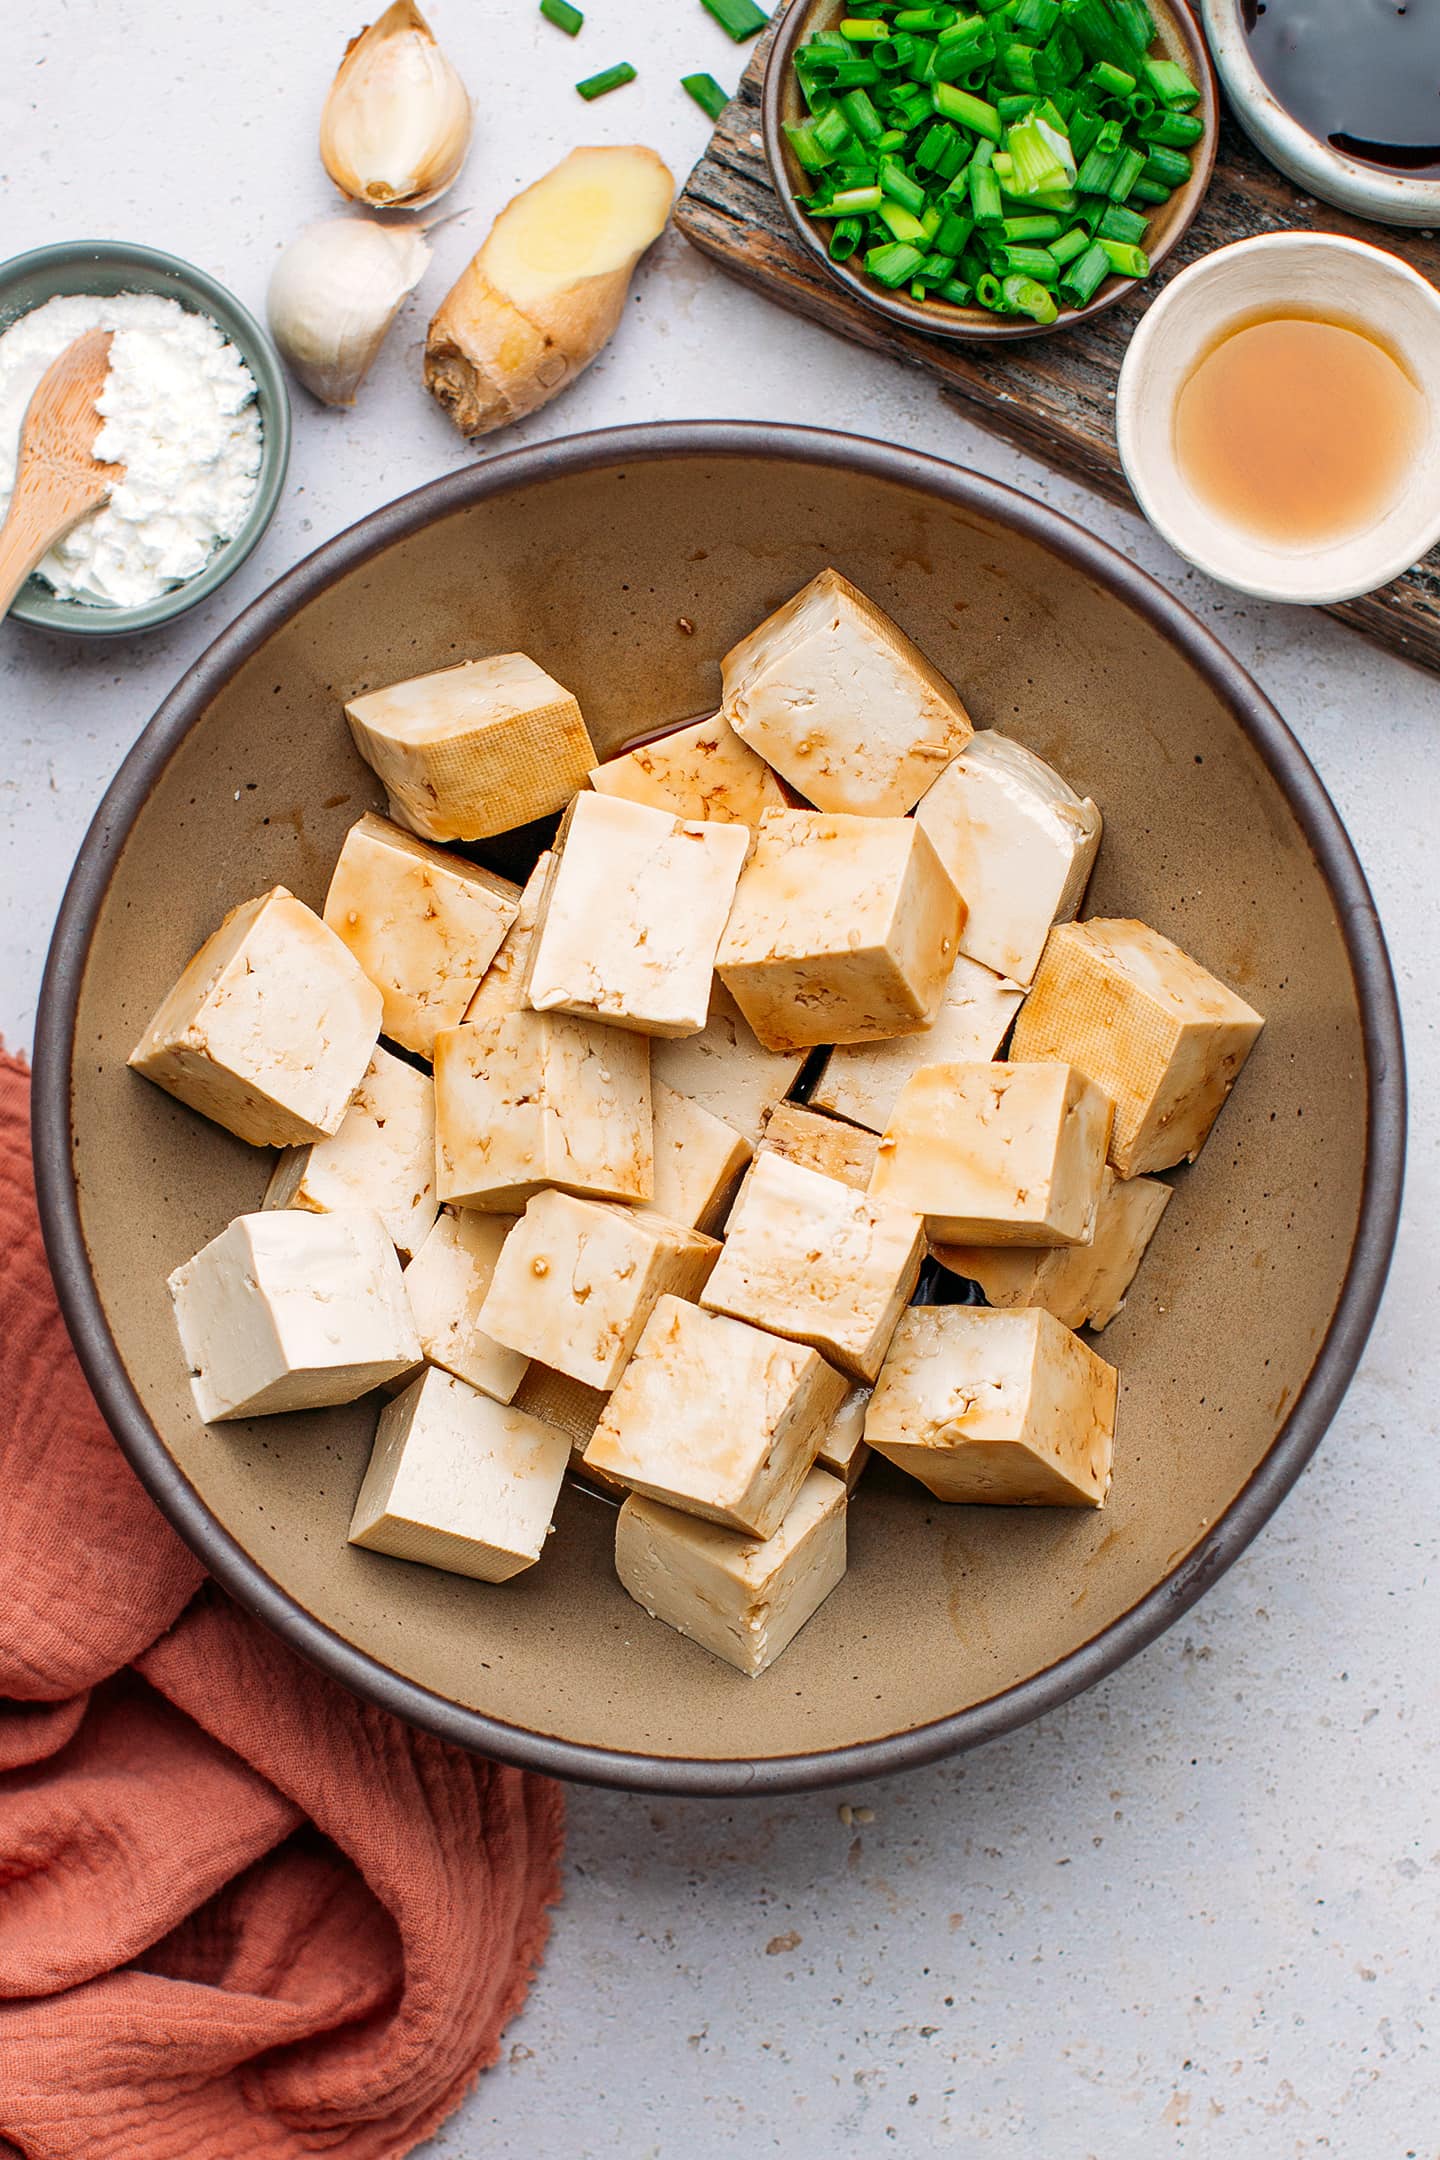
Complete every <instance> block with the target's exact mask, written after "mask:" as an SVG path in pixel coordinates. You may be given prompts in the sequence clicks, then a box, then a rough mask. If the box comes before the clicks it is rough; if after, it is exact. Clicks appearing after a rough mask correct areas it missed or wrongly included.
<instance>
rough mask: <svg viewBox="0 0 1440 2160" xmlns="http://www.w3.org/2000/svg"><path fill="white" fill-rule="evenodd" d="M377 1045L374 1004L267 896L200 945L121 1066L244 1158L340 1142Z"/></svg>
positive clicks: (335, 957)
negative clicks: (221, 1130) (240, 1147)
mask: <svg viewBox="0 0 1440 2160" xmlns="http://www.w3.org/2000/svg"><path fill="white" fill-rule="evenodd" d="M379 1034H380V992H379V991H378V990H377V989H376V988H375V985H374V984H373V983H372V982H370V981H369V980H368V978H367V977H366V976H365V975H364V974H363V973H362V971H361V969H360V967H359V965H358V963H357V962H356V960H355V958H354V956H353V954H351V953H349V952H347V950H346V948H345V947H344V946H343V945H342V944H341V942H340V940H339V938H337V937H336V935H335V933H334V931H333V930H329V929H327V928H326V926H325V924H324V923H323V922H322V921H321V920H320V917H319V916H318V915H316V914H314V913H313V912H312V910H311V909H309V908H307V907H305V906H304V905H303V904H302V902H300V901H299V900H297V899H296V898H295V895H294V894H293V893H290V892H287V891H286V890H285V887H284V886H283V885H277V886H275V887H274V889H273V890H272V891H270V892H268V893H264V894H262V895H261V897H260V898H259V899H258V900H247V901H246V902H245V903H244V905H243V906H241V907H237V908H232V909H231V910H230V913H229V914H228V915H227V916H226V917H225V920H224V921H223V922H222V923H221V925H220V927H219V929H218V930H217V931H215V932H214V934H213V935H212V936H211V937H208V938H207V939H206V940H205V943H204V944H203V945H202V946H201V947H200V950H199V952H197V953H196V955H195V957H194V959H193V960H192V961H191V962H190V965H189V966H188V967H187V968H186V970H185V972H184V974H183V975H182V976H181V977H180V979H179V981H178V982H177V983H176V985H175V987H174V989H173V990H172V991H171V992H170V994H169V996H168V997H166V998H165V999H164V1001H163V1002H162V1004H161V1006H160V1008H159V1010H158V1012H157V1013H156V1014H155V1017H154V1018H153V1020H152V1021H151V1022H150V1025H149V1027H148V1028H146V1030H145V1033H144V1034H143V1035H142V1036H141V1038H140V1040H139V1042H138V1043H137V1044H136V1046H135V1048H134V1049H133V1050H132V1051H131V1053H130V1058H129V1062H130V1064H131V1065H132V1066H133V1067H134V1069H135V1071H136V1072H138V1073H143V1074H144V1076H145V1078H146V1079H147V1080H153V1081H154V1082H155V1085H156V1086H157V1087H162V1088H164V1090H165V1092H166V1094H167V1095H173V1096H175V1098H176V1099H177V1101H179V1102H182V1103H184V1104H185V1105H186V1106H187V1107H188V1108H189V1109H191V1110H198V1111H199V1112H200V1115H201V1116H202V1117H208V1118H212V1119H213V1120H214V1122H215V1123H216V1124H217V1125H223V1126H224V1127H225V1130H226V1131H227V1132H232V1133H234V1134H235V1136H236V1138H237V1139H239V1140H248V1141H249V1142H250V1144H251V1146H252V1147H298V1146H303V1145H304V1143H305V1142H307V1141H310V1140H324V1139H327V1138H328V1137H329V1135H330V1134H331V1133H334V1132H338V1131H339V1129H340V1124H341V1120H342V1119H343V1118H344V1116H345V1112H346V1111H347V1110H348V1109H349V1107H350V1098H351V1096H352V1095H353V1094H354V1093H355V1090H356V1088H358V1087H359V1085H360V1083H361V1081H362V1080H363V1079H364V1077H365V1073H366V1069H367V1067H368V1066H369V1063H370V1059H371V1055H372V1053H373V1052H374V1049H375V1044H376V1040H377V1038H378V1037H379Z"/></svg>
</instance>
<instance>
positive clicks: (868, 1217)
mask: <svg viewBox="0 0 1440 2160" xmlns="http://www.w3.org/2000/svg"><path fill="white" fill-rule="evenodd" d="M924 1252H925V1232H924V1225H923V1224H922V1222H921V1220H920V1216H919V1214H918V1212H911V1211H910V1210H908V1209H906V1208H904V1207H895V1206H892V1205H891V1204H890V1203H889V1202H888V1201H883V1200H880V1201H877V1200H874V1199H871V1198H870V1197H869V1196H868V1195H867V1194H865V1193H861V1192H856V1191H855V1189H854V1187H853V1186H850V1185H842V1184H841V1183H840V1182H839V1180H838V1179H837V1178H830V1177H824V1176H822V1174H821V1173H820V1172H819V1171H818V1170H807V1169H805V1168H804V1167H803V1166H802V1165H801V1164H800V1163H796V1162H787V1161H786V1159H785V1158H784V1156H782V1155H773V1154H766V1153H764V1152H763V1150H762V1152H761V1153H760V1154H758V1155H757V1156H756V1158H755V1161H754V1163H753V1164H752V1166H751V1169H750V1172H749V1175H748V1177H747V1179H746V1184H745V1190H744V1192H743V1193H742V1194H741V1196H740V1198H739V1200H738V1201H737V1203H736V1205H735V1208H734V1211H733V1213H732V1214H731V1217H730V1222H729V1225H728V1228H727V1231H726V1237H725V1247H724V1250H723V1251H722V1253H721V1255H720V1258H719V1260H718V1262H717V1263H716V1266H715V1271H714V1273H713V1274H712V1275H711V1277H710V1280H709V1282H708V1283H707V1284H706V1286H705V1289H704V1290H703V1292H702V1293H701V1298H700V1302H701V1304H702V1305H704V1306H705V1307H706V1308H707V1309H708V1310H709V1311H711V1312H720V1313H728V1314H729V1315H730V1317H731V1318H732V1319H735V1320H748V1321H749V1322H750V1323H751V1324H752V1325H753V1326H755V1327H761V1328H766V1329H768V1330H769V1332H770V1333H771V1334H772V1335H785V1336H788V1337H789V1338H790V1339H791V1340H792V1341H794V1342H803V1343H809V1344H810V1345H811V1346H812V1348H814V1349H816V1350H818V1351H820V1353H821V1354H822V1356H824V1357H826V1358H828V1359H829V1361H830V1362H831V1363H832V1364H833V1365H837V1366H838V1367H839V1368H840V1369H841V1370H842V1371H843V1372H845V1373H848V1374H849V1376H850V1378H851V1379H852V1380H860V1381H869V1380H873V1379H874V1378H875V1375H876V1374H877V1373H878V1372H879V1370H880V1365H881V1361H882V1360H883V1358H884V1356H885V1352H886V1349H887V1348H888V1347H889V1342H890V1337H891V1335H892V1334H893V1333H894V1331H895V1323H896V1321H897V1320H898V1319H899V1317H900V1314H901V1312H902V1311H903V1310H904V1307H905V1305H906V1303H907V1301H908V1299H909V1297H910V1294H911V1292H912V1291H913V1290H914V1288H915V1285H916V1282H917V1281H918V1279H919V1275H920V1262H921V1260H922V1259H923V1257H924Z"/></svg>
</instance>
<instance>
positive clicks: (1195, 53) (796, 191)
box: [760, 0, 1219, 344]
mask: <svg viewBox="0 0 1440 2160" xmlns="http://www.w3.org/2000/svg"><path fill="white" fill-rule="evenodd" d="M852 12H853V11H852V9H851V8H850V7H849V6H848V5H847V4H846V0H790V6H789V7H788V9H787V10H786V12H785V14H784V15H783V16H782V17H781V21H780V27H779V29H778V30H777V32H776V34H775V42H774V44H773V45H772V46H771V48H770V55H769V58H768V59H767V61H766V63H765V80H764V84H763V87H762V92H761V100H760V125H761V128H762V129H763V131H764V143H765V159H766V163H767V164H768V165H769V168H770V178H771V180H772V181H773V182H774V186H775V192H776V194H777V195H778V196H779V198H780V207H781V208H782V210H783V211H784V212H785V215H786V216H787V217H788V218H789V220H790V223H791V225H792V226H793V227H794V230H795V236H796V238H797V239H798V240H799V242H800V244H801V246H802V247H803V248H804V249H805V251H806V253H807V254H808V255H809V256H810V258H811V260H812V261H813V262H814V263H816V264H817V265H818V266H819V268H820V269H822V270H823V271H824V273H825V275H826V276H827V277H830V278H833V279H834V281H835V283H836V284H837V285H841V286H843V287H844V288H845V290H846V291H847V292H848V293H851V294H852V295H853V296H854V298H855V299H857V300H862V301H863V302H864V303H865V305H866V307H869V308H873V309H874V310H875V312H876V313H877V314H879V315H885V316H888V317H889V319H890V321H891V322H896V323H901V324H903V325H904V327H905V328H906V329H907V330H923V331H925V332H926V333H928V335H929V336H931V337H941V338H957V339H965V340H967V341H973V342H975V343H977V344H990V343H993V342H995V341H996V340H997V339H1001V340H1003V339H1011V338H1034V337H1053V336H1054V335H1055V333H1056V332H1057V331H1059V330H1069V329H1073V327H1074V326H1075V324H1076V323H1082V322H1088V321H1089V320H1090V318H1091V317H1092V316H1093V315H1099V314H1102V313H1103V312H1104V310H1105V309H1106V308H1108V307H1113V306H1114V305H1115V303H1116V301H1117V300H1123V299H1124V298H1125V296H1126V294H1127V293H1133V292H1134V291H1135V290H1136V285H1135V280H1134V279H1133V278H1123V277H1108V278H1106V280H1105V282H1104V284H1103V285H1102V286H1101V287H1100V290H1099V291H1098V292H1097V293H1096V295H1095V298H1094V299H1093V300H1091V301H1090V302H1089V303H1088V305H1087V306H1085V307H1083V308H1073V307H1065V308H1061V310H1060V312H1059V314H1058V315H1057V316H1056V318H1055V320H1054V322H1053V323H1046V324H1044V325H1043V326H1042V325H1041V324H1039V323H1035V322H1030V321H1028V320H1022V319H1020V318H1018V317H1016V316H1013V315H995V314H992V313H991V311H990V310H989V309H988V308H982V307H950V306H949V305H947V304H946V303H945V302H943V301H938V300H927V301H923V302H922V301H919V300H912V299H911V298H910V297H909V294H908V293H906V292H890V291H888V290H887V289H886V288H885V286H883V285H877V284H876V282H875V280H874V278H872V277H867V276H866V275H865V272H864V270H863V268H861V267H859V266H858V265H857V264H856V263H854V262H849V263H837V262H832V261H831V260H830V254H829V247H828V242H829V231H830V228H829V226H828V225H823V224H817V223H816V221H815V219H814V218H812V217H807V216H806V214H805V210H804V207H803V206H804V201H805V197H806V196H807V195H808V194H809V192H810V187H811V181H810V176H809V175H808V174H807V173H805V172H804V171H802V169H801V166H800V163H799V160H798V159H797V158H796V156H795V153H794V151H793V150H792V149H791V148H790V144H789V141H788V139H787V137H786V135H785V130H784V122H785V121H787V120H800V119H803V118H804V115H805V103H804V100H803V98H802V97H801V95H800V85H799V83H798V81H797V80H796V75H795V67H794V60H795V53H796V50H797V48H798V47H799V46H800V45H801V44H802V43H803V42H804V40H805V39H806V38H808V37H811V36H813V34H814V33H815V31H817V30H833V29H834V27H835V26H836V24H837V23H839V22H840V21H841V20H842V19H843V18H844V17H845V16H847V15H849V14H851V13H852ZM1150 12H1151V14H1152V15H1153V16H1154V17H1155V24H1156V36H1157V40H1158V55H1157V56H1163V57H1164V58H1165V59H1167V60H1178V61H1179V62H1180V63H1181V65H1182V66H1184V67H1186V68H1188V69H1189V71H1190V74H1191V76H1192V77H1193V79H1194V81H1195V82H1196V83H1197V84H1198V85H1199V89H1200V102H1199V104H1198V105H1197V106H1196V108H1195V111H1196V114H1197V117H1198V118H1200V119H1202V120H1203V121H1204V123H1205V133H1204V135H1203V136H1202V137H1201V139H1200V141H1199V142H1197V143H1196V145H1195V147H1194V149H1193V150H1192V151H1191V153H1190V158H1191V163H1192V166H1193V168H1194V169H1193V171H1192V172H1191V175H1190V178H1189V179H1188V180H1187V181H1185V183H1184V184H1183V186H1181V187H1178V188H1176V190H1175V192H1174V194H1173V195H1172V196H1171V197H1170V200H1169V201H1168V202H1166V203H1162V204H1161V205H1160V207H1159V208H1158V209H1157V210H1156V211H1154V212H1153V214H1152V215H1151V217H1150V229H1149V231H1148V233H1147V234H1146V251H1147V253H1148V254H1149V257H1150V267H1151V270H1152V272H1153V271H1155V270H1158V269H1159V267H1160V265H1161V264H1162V263H1163V262H1164V261H1165V259H1166V257H1167V256H1169V255H1170V254H1171V253H1173V251H1174V249H1175V248H1176V247H1178V246H1179V244H1180V242H1181V241H1182V240H1183V239H1184V237H1185V235H1186V233H1187V232H1188V231H1189V230H1190V227H1191V226H1192V225H1193V224H1194V222H1195V217H1196V213H1197V212H1198V210H1199V208H1200V205H1201V203H1202V202H1203V201H1204V199H1205V190H1206V189H1207V188H1208V187H1209V185H1210V176H1211V174H1212V173H1213V171H1214V170H1215V145H1216V139H1217V134H1218V129H1219V94H1218V92H1217V90H1216V86H1215V73H1214V70H1213V68H1212V67H1211V65H1210V55H1209V53H1208V52H1207V50H1206V47H1205V40H1204V38H1203V37H1202V36H1201V34H1200V31H1199V29H1198V27H1197V26H1196V23H1195V20H1194V18H1193V16H1192V15H1191V13H1190V10H1189V8H1188V6H1187V5H1186V4H1185V0H1174V4H1171V0H1153V5H1152V7H1151V10H1150Z"/></svg>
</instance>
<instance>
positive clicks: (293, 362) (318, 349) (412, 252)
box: [267, 217, 430, 405]
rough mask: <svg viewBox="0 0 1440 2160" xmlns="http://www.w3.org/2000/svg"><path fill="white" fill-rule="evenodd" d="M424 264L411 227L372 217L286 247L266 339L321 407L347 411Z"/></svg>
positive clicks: (318, 229)
mask: <svg viewBox="0 0 1440 2160" xmlns="http://www.w3.org/2000/svg"><path fill="white" fill-rule="evenodd" d="M429 260H430V248H429V244H428V243H427V242H426V240H425V239H424V238H423V237H422V235H421V234H420V233H418V232H417V231H416V230H415V228H414V227H413V226H409V225H404V226H400V225H382V224H381V223H380V222H379V220H378V219H375V218H344V217H340V218H326V219H325V220H324V221H323V222H322V223H320V224H318V225H307V226H306V228H305V230H304V231H303V232H302V233H300V234H299V235H298V237H297V238H296V239H294V240H292V241H291V243H290V245H289V247H288V248H286V250H285V252H284V254H283V255H282V256H281V257H280V260H279V262H278V263H276V265H275V269H274V273H273V275H272V277H271V279H270V293H269V298H268V301H267V311H268V313H269V317H270V332H271V335H272V336H273V338H274V340H275V343H276V344H277V345H278V346H279V348H280V350H281V352H282V353H283V355H284V357H285V359H286V360H287V361H288V362H289V364H290V366H291V367H292V368H293V369H294V371H295V373H296V374H297V375H298V376H299V378H300V380H301V382H302V383H304V385H305V387H306V389H307V390H313V391H314V393H315V395H316V397H318V398H319V399H320V400H321V401H322V403H323V404H326V405H353V404H354V402H355V393H356V391H357V390H358V389H359V387H360V384H361V382H362V381H363V380H364V377H365V371H366V369H367V368H368V367H369V365H370V363H371V361H372V360H373V359H374V358H375V355H376V353H378V352H379V350H380V347H381V346H382V345H383V344H384V342H385V333H386V331H387V330H388V329H389V328H390V325H391V323H392V322H394V320H395V317H396V315H397V313H398V312H399V309H400V304H401V302H402V301H403V300H404V299H405V297H406V295H407V294H408V293H412V292H413V291H414V290H415V287H416V286H417V285H418V284H419V282H420V280H421V278H422V277H423V276H424V275H425V266H426V264H427V263H428V262H429Z"/></svg>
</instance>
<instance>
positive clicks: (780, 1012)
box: [716, 810, 965, 1050]
mask: <svg viewBox="0 0 1440 2160" xmlns="http://www.w3.org/2000/svg"><path fill="white" fill-rule="evenodd" d="M964 920H965V903H964V901H963V900H962V899H961V897H960V895H959V893H958V892H957V891H956V890H955V887H954V886H953V885H952V884H951V882H950V880H949V878H948V877H947V876H946V874H945V871H944V869H943V868H942V867H941V863H940V858H939V856H938V855H937V854H936V853H935V850H934V849H933V848H932V847H931V845H930V842H929V841H928V840H927V839H926V837H925V835H924V833H923V832H921V830H920V828H919V827H918V825H916V823H915V821H914V819H913V818H881V817H831V816H827V815H824V814H822V813H821V812H819V811H817V810H767V811H766V812H765V815H764V816H763V817H762V818H761V820H760V827H759V831H758V834H757V836H756V842H755V851H754V853H753V854H752V856H751V858H750V861H749V863H748V864H747V866H746V868H745V870H744V872H743V874H742V876H741V879H740V883H739V887H738V889H737V891H736V894H735V905H734V907H733V908H732V910H731V913H730V920H729V923H728V924H727V925H726V929H725V935H724V936H723V937H722V939H721V940H720V950H719V954H718V956H717V959H716V966H717V967H718V969H719V972H720V978H721V980H722V982H723V983H724V984H725V987H726V989H727V990H729V991H730V993H731V995H732V996H733V997H734V999H735V1002H736V1004H737V1005H738V1006H739V1007H740V1010H741V1011H742V1012H743V1013H744V1015H745V1018H746V1019H747V1020H748V1021H749V1023H750V1025H751V1027H752V1028H753V1030H754V1032H755V1034H756V1035H757V1036H758V1038H759V1040H760V1041H761V1042H762V1043H763V1044H764V1046H765V1048H766V1049H767V1050H800V1049H806V1048H809V1047H810V1046H812V1045H814V1044H816V1043H835V1042H873V1041H876V1040H878V1039H880V1038H883V1037H885V1036H887V1035H905V1034H912V1033H913V1032H914V1031H915V1030H916V1029H917V1028H923V1027H928V1026H929V1024H930V1022H931V1021H932V1020H933V1019H934V1018H935V1016H936V1014H937V1013H938V1012H939V1010H940V1005H941V1001H942V999H943V997H944V994H945V984H946V980H947V978H948V976H949V974H950V970H951V968H952V966H953V965H954V961H955V953H956V943H957V940H958V938H959V935H960V927H961V924H962V923H963V922H964Z"/></svg>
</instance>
